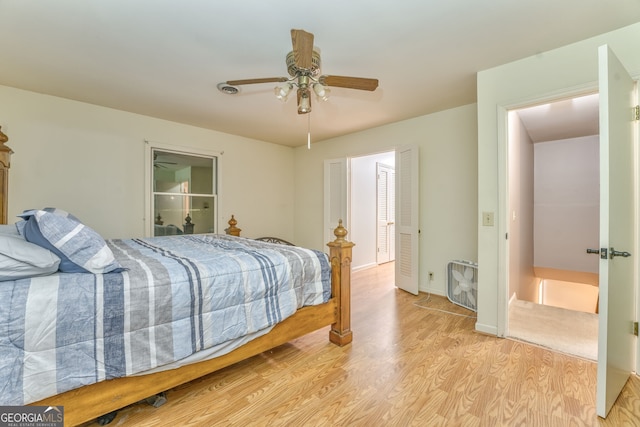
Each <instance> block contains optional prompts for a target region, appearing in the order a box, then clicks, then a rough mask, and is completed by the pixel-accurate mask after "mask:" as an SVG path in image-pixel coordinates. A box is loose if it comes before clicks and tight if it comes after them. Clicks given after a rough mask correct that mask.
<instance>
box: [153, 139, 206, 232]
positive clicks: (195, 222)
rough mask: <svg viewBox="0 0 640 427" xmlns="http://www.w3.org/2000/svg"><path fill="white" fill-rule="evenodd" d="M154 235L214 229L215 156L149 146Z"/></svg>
mask: <svg viewBox="0 0 640 427" xmlns="http://www.w3.org/2000/svg"><path fill="white" fill-rule="evenodd" d="M150 160H151V166H152V168H151V171H150V172H151V173H150V175H151V201H150V207H151V212H150V213H151V217H152V218H153V231H152V232H150V234H151V235H153V236H167V235H173V234H194V233H195V234H198V233H216V232H217V223H218V221H217V217H218V157H217V156H216V155H211V154H208V155H207V154H201V153H195V152H181V151H175V150H169V149H165V148H158V147H150Z"/></svg>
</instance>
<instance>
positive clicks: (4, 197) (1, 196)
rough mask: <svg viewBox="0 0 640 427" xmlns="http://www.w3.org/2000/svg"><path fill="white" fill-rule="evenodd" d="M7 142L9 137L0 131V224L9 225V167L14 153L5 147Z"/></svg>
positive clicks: (0, 127)
mask: <svg viewBox="0 0 640 427" xmlns="http://www.w3.org/2000/svg"><path fill="white" fill-rule="evenodd" d="M0 129H2V126H0ZM7 141H9V137H8V136H7V135H5V134H4V133H2V130H0V224H6V223H7V206H8V205H9V167H11V154H12V153H13V151H11V148H9V147H7V146H6V145H4V143H5V142H7Z"/></svg>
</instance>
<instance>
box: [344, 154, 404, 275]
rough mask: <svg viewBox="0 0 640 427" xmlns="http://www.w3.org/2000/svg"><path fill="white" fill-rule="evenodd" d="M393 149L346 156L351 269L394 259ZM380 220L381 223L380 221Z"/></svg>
mask: <svg viewBox="0 0 640 427" xmlns="http://www.w3.org/2000/svg"><path fill="white" fill-rule="evenodd" d="M394 170H395V151H389V152H382V153H374V154H368V155H363V156H358V157H351V158H350V171H351V173H350V188H351V191H350V194H351V197H350V199H349V204H350V206H349V212H350V214H351V230H350V233H351V239H352V240H353V241H355V242H358V244H357V246H356V247H354V249H353V261H352V267H353V268H354V270H358V269H364V268H369V267H375V266H377V265H379V264H382V263H386V262H391V261H394V260H395V247H394V234H395V231H394V229H393V225H394V224H393V223H394V217H395V210H394V206H395V202H394V201H395V181H394V176H395V175H394ZM383 222H384V224H382V223H383Z"/></svg>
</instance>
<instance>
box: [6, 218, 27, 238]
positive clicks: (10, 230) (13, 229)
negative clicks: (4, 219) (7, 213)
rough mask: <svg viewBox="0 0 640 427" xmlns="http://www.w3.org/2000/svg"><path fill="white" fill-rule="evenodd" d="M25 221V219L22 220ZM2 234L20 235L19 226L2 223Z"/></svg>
mask: <svg viewBox="0 0 640 427" xmlns="http://www.w3.org/2000/svg"><path fill="white" fill-rule="evenodd" d="M20 222H23V221H20ZM0 234H8V235H9V236H16V237H19V236H20V233H18V227H17V226H16V224H0Z"/></svg>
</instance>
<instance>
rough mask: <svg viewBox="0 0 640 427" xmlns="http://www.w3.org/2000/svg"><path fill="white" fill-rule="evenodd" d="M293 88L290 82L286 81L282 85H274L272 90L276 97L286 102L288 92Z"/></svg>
mask: <svg viewBox="0 0 640 427" xmlns="http://www.w3.org/2000/svg"><path fill="white" fill-rule="evenodd" d="M291 89H293V86H292V85H291V83H287V84H286V85H284V86H276V88H275V90H274V92H275V94H276V98H278V99H279V100H280V101H282V102H286V100H287V97H288V96H289V92H290V91H291Z"/></svg>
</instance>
